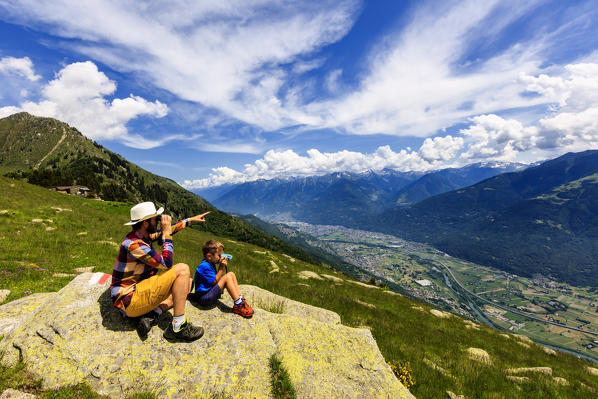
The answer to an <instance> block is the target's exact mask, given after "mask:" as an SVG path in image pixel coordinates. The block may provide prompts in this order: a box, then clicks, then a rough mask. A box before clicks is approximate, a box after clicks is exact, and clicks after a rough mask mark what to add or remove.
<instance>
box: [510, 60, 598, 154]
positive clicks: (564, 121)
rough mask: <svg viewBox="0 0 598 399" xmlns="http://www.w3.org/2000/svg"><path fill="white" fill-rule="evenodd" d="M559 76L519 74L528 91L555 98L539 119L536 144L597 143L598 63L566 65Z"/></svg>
mask: <svg viewBox="0 0 598 399" xmlns="http://www.w3.org/2000/svg"><path fill="white" fill-rule="evenodd" d="M564 69H565V70H564V72H563V73H562V75H561V76H548V75H540V76H538V77H534V76H522V78H521V79H522V81H523V82H524V83H526V84H527V86H526V89H527V90H528V91H532V92H536V93H539V94H541V95H542V96H544V97H546V98H547V99H550V100H551V101H553V102H555V105H554V108H553V112H552V113H550V114H549V115H547V116H545V117H543V118H541V119H540V120H539V121H538V125H539V126H538V127H539V131H538V134H537V137H536V138H535V140H534V142H535V144H536V145H537V146H538V147H539V148H541V149H546V150H557V149H558V150H561V151H563V150H569V151H580V150H585V149H588V148H596V147H597V146H598V64H596V63H579V64H571V65H567V66H566V67H565V68H564Z"/></svg>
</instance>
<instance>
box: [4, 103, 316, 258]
mask: <svg viewBox="0 0 598 399" xmlns="http://www.w3.org/2000/svg"><path fill="white" fill-rule="evenodd" d="M65 136H66V137H65ZM63 137H65V138H63ZM0 174H3V175H6V176H8V177H12V178H17V179H22V180H26V181H28V182H29V183H33V184H36V185H40V186H43V187H48V186H68V185H75V184H79V185H84V186H87V187H89V188H90V189H91V190H92V191H94V192H95V193H96V194H98V195H99V196H100V197H102V199H104V200H111V201H122V202H130V203H135V202H141V201H148V200H149V201H153V202H155V203H156V204H157V205H162V206H164V207H165V208H166V210H167V212H169V213H170V214H171V215H173V216H175V217H179V218H180V217H183V216H189V214H199V213H203V212H206V211H210V212H211V214H210V216H209V218H210V223H206V224H198V225H195V226H193V228H196V229H198V230H204V231H210V232H213V233H215V234H220V235H226V236H230V237H233V238H235V239H240V240H242V241H248V242H253V243H255V244H258V245H261V246H263V247H266V248H270V249H274V248H277V249H283V248H284V250H285V251H287V252H288V253H289V254H290V255H292V256H295V257H299V258H302V259H306V260H311V261H315V260H314V259H313V258H311V257H310V256H309V255H307V254H306V253H305V252H304V251H302V250H299V249H297V248H294V247H292V246H291V245H289V244H287V243H285V242H283V241H282V240H280V239H278V238H276V237H274V236H271V235H268V234H264V233H262V232H259V231H257V230H256V229H254V228H252V227H251V226H249V225H247V224H246V223H245V222H244V221H242V220H240V219H238V218H234V217H231V216H230V215H228V214H226V213H224V212H222V211H220V210H218V209H217V208H215V207H214V206H213V205H212V204H210V203H209V202H208V201H206V200H205V199H203V198H201V197H199V196H198V195H196V194H193V193H191V192H189V191H187V190H185V189H184V188H183V187H181V186H180V185H179V184H178V183H176V182H174V181H173V180H172V179H169V178H166V177H161V176H157V175H155V174H153V173H150V172H148V171H146V170H145V169H143V168H141V167H140V166H138V165H135V164H134V163H132V162H129V161H127V160H126V159H125V158H123V157H122V156H120V155H118V154H115V153H113V152H111V151H109V150H108V149H106V148H104V147H103V146H101V145H100V144H98V143H96V142H94V141H92V140H89V139H87V138H86V137H85V136H84V135H83V134H82V133H81V132H79V131H78V130H77V129H76V128H73V127H71V126H69V125H67V124H66V123H64V122H61V121H58V120H56V119H52V118H43V117H37V116H33V115H30V114H28V113H26V112H21V113H18V114H13V115H11V116H8V117H5V118H1V119H0Z"/></svg>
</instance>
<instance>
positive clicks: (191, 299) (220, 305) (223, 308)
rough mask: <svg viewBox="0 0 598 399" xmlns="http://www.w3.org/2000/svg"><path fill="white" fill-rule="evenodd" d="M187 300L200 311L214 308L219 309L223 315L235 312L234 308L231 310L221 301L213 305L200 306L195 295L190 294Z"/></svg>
mask: <svg viewBox="0 0 598 399" xmlns="http://www.w3.org/2000/svg"><path fill="white" fill-rule="evenodd" d="M187 300H188V301H189V303H190V304H191V305H193V306H194V307H196V308H197V309H199V310H212V309H214V308H218V309H219V310H220V311H221V312H222V313H232V312H233V308H231V307H230V306H226V305H225V304H224V303H222V302H221V301H216V303H215V304H213V305H208V306H204V305H200V303H199V302H198V301H197V299H196V298H195V296H194V295H193V294H189V296H187Z"/></svg>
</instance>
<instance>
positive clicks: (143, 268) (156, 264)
mask: <svg viewBox="0 0 598 399" xmlns="http://www.w3.org/2000/svg"><path fill="white" fill-rule="evenodd" d="M187 226H189V220H188V219H185V220H181V221H179V222H177V223H175V224H173V225H172V233H171V234H174V233H176V232H178V231H180V230H182V229H184V228H185V227H187ZM161 238H162V232H161V231H157V232H155V233H152V234H150V235H149V237H148V238H144V237H143V235H142V234H141V233H140V232H138V231H135V230H132V231H131V232H130V233H129V234H127V236H126V237H125V239H124V240H123V242H122V244H121V245H120V249H119V251H118V256H117V257H116V262H115V263H114V270H113V271H112V285H111V292H110V293H111V297H112V301H113V304H114V307H116V308H119V309H123V310H124V308H126V307H127V306H128V305H129V303H130V302H131V296H132V295H133V291H134V289H135V287H134V285H135V284H137V283H139V282H140V281H143V280H145V279H146V278H149V277H151V276H153V275H155V274H156V273H157V272H158V271H159V270H166V269H170V268H171V267H172V264H173V250H174V249H173V246H172V238H170V237H169V238H166V239H165V240H163V242H161V241H162V239H161ZM154 241H159V243H160V242H161V245H162V253H161V254H160V253H158V252H157V251H155V250H154V248H153V243H154Z"/></svg>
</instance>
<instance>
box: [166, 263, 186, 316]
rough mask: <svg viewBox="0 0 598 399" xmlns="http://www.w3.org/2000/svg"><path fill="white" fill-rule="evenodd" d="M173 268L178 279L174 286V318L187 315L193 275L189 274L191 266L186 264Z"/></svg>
mask: <svg viewBox="0 0 598 399" xmlns="http://www.w3.org/2000/svg"><path fill="white" fill-rule="evenodd" d="M173 267H174V271H175V273H176V279H175V280H174V283H173V284H172V296H171V297H172V302H173V306H174V311H173V316H182V315H184V314H185V304H186V302H187V294H189V289H190V288H191V287H190V283H189V280H190V274H191V273H190V272H189V266H187V265H186V264H184V263H178V264H176V265H174V266H173ZM169 298H170V297H169ZM164 302H166V301H164ZM164 302H163V303H164Z"/></svg>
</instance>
